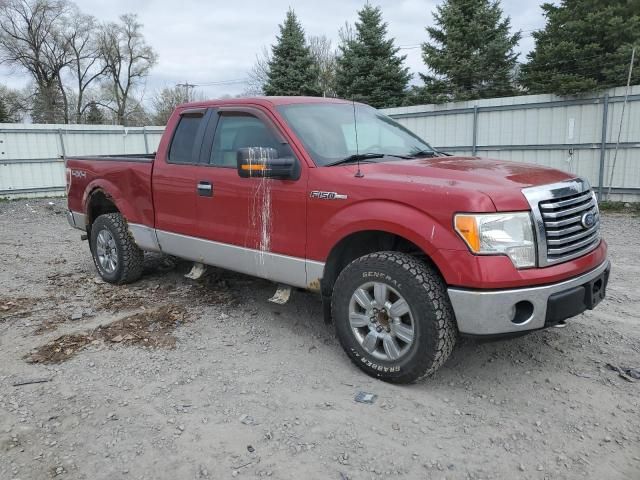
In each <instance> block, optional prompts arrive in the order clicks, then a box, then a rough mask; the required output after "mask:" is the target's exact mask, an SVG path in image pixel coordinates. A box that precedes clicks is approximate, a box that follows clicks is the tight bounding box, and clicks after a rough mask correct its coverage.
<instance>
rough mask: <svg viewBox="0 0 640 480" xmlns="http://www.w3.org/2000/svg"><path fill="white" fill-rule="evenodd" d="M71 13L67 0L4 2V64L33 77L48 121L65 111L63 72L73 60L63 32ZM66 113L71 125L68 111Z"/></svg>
mask: <svg viewBox="0 0 640 480" xmlns="http://www.w3.org/2000/svg"><path fill="white" fill-rule="evenodd" d="M69 13H70V4H69V3H68V2H67V1H66V0H4V1H0V63H5V64H8V65H11V66H14V67H18V68H22V69H24V70H26V71H27V72H29V74H30V75H31V76H32V77H33V79H34V81H35V84H36V91H37V94H36V95H37V99H38V102H36V105H38V108H40V109H41V112H39V113H40V114H41V118H42V119H43V120H44V121H47V122H53V121H56V119H57V116H58V115H59V112H60V110H61V106H60V104H59V103H60V100H59V99H60V85H61V81H60V71H61V70H62V69H63V68H64V67H65V66H66V65H67V63H68V61H69V55H68V54H69V46H68V43H67V42H66V40H65V37H64V35H62V33H61V29H62V25H63V24H64V19H65V17H66V16H67V15H68V14H69ZM63 102H64V99H63ZM62 110H63V116H64V121H66V122H68V120H69V118H68V112H67V111H66V109H65V108H64V107H63V108H62Z"/></svg>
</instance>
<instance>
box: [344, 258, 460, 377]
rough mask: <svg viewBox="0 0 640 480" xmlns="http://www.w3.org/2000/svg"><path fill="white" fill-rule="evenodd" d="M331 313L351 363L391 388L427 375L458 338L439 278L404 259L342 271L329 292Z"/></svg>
mask: <svg viewBox="0 0 640 480" xmlns="http://www.w3.org/2000/svg"><path fill="white" fill-rule="evenodd" d="M332 312H333V318H334V319H335V325H336V332H337V335H338V339H339V340H340V343H341V344H342V347H343V348H344V350H345V351H346V352H347V355H348V356H349V358H351V360H352V361H353V362H354V363H355V364H356V365H357V366H358V367H359V368H361V369H362V370H363V371H365V372H366V373H367V374H369V375H371V376H373V377H377V378H380V379H381V380H384V381H387V382H392V383H410V382H413V381H415V380H417V379H419V378H421V377H424V376H427V375H431V374H432V373H433V372H435V371H436V370H437V369H438V368H439V367H440V366H441V365H442V364H443V363H444V362H445V361H446V360H447V358H448V357H449V355H450V354H451V351H452V350H453V347H454V345H455V341H456V337H457V329H456V324H455V318H454V314H453V310H452V308H451V303H450V302H449V297H448V295H447V292H446V288H445V285H444V283H443V281H442V279H441V278H440V275H439V274H438V273H437V272H436V271H435V270H434V269H433V268H431V267H429V266H428V265H426V264H425V263H424V262H421V261H420V260H418V259H417V258H415V257H412V256H411V255H407V254H404V253H398V252H377V253H372V254H370V255H365V256H363V257H360V258H358V259H356V260H354V261H353V262H352V263H350V264H349V265H348V266H347V267H345V269H344V270H343V271H342V272H341V273H340V275H339V277H338V279H337V280H336V283H335V286H334V289H333V296H332Z"/></svg>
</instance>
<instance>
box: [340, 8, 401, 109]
mask: <svg viewBox="0 0 640 480" xmlns="http://www.w3.org/2000/svg"><path fill="white" fill-rule="evenodd" d="M398 51H399V49H398V48H397V47H396V46H395V45H394V39H393V38H387V24H386V23H385V22H384V21H383V20H382V11H381V10H380V7H372V6H371V5H369V4H368V3H367V4H366V5H365V6H364V7H363V8H362V10H360V11H359V12H358V21H357V22H356V25H355V32H352V34H350V35H344V37H343V40H342V44H341V45H340V55H339V56H338V61H337V72H336V94H337V95H338V96H339V97H342V98H347V99H353V100H357V101H361V102H364V103H368V104H369V105H372V106H374V107H376V108H383V107H394V106H398V105H401V104H402V102H403V99H404V97H405V94H406V89H407V85H408V83H409V80H410V79H411V74H410V73H409V69H408V68H406V67H404V66H403V64H404V60H405V59H406V56H404V55H398Z"/></svg>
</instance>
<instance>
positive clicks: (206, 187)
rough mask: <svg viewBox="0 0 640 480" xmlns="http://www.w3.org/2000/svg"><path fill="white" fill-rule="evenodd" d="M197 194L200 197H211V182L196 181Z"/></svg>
mask: <svg viewBox="0 0 640 480" xmlns="http://www.w3.org/2000/svg"><path fill="white" fill-rule="evenodd" d="M197 190H198V195H200V196H201V197H213V185H211V182H203V181H201V182H198V189H197Z"/></svg>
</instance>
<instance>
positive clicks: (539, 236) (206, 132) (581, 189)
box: [66, 97, 610, 383]
mask: <svg viewBox="0 0 640 480" xmlns="http://www.w3.org/2000/svg"><path fill="white" fill-rule="evenodd" d="M66 172H67V186H68V198H69V200H68V202H69V213H68V220H69V223H70V224H71V225H72V226H74V227H76V228H79V229H81V230H84V231H86V236H87V237H88V239H89V243H90V249H91V253H92V255H93V259H94V262H95V265H96V268H97V270H98V272H99V274H100V275H101V276H102V278H103V279H104V280H106V281H107V282H111V283H115V284H122V283H127V282H132V281H134V280H136V279H137V278H138V277H139V276H140V275H141V272H142V261H143V256H144V252H145V251H149V252H163V253H165V254H168V255H172V256H176V257H180V258H183V259H187V260H191V261H193V262H198V263H201V264H204V265H213V266H217V267H222V268H225V269H228V270H233V271H237V272H242V273H245V274H249V275H254V276H256V277H261V278H265V279H269V280H272V281H274V282H277V283H280V284H284V285H288V286H292V287H298V288H303V289H308V290H313V291H317V292H319V293H320V294H321V296H322V301H323V305H324V312H325V319H327V321H333V323H334V325H335V329H336V332H337V336H338V338H339V340H340V342H341V344H342V346H343V347H344V349H345V351H346V352H347V354H348V356H349V357H350V358H351V360H353V362H354V363H355V364H356V365H358V366H359V367H360V368H361V369H362V370H364V371H365V372H367V373H368V374H370V375H372V376H375V377H378V378H380V379H383V380H386V381H390V382H396V383H406V382H411V381H414V380H415V379H417V378H419V377H421V376H424V375H429V374H431V373H432V372H434V371H435V370H436V369H437V368H438V367H439V366H440V365H442V363H443V362H444V361H445V360H446V359H447V357H448V356H449V354H450V353H451V350H452V349H453V347H454V343H455V341H456V338H457V337H458V335H459V334H466V335H475V336H496V335H518V334H521V333H524V332H530V331H534V330H538V329H542V328H545V327H549V326H553V325H558V324H563V323H564V321H565V320H566V319H568V318H569V317H572V316H575V315H577V314H580V313H582V312H583V311H585V310H586V309H592V308H594V307H595V306H596V304H598V303H599V302H600V301H601V300H602V299H603V298H604V296H605V291H606V286H607V280H608V276H609V270H610V264H609V261H608V260H607V245H606V243H605V241H604V240H602V239H601V236H600V222H599V215H598V205H597V200H596V197H595V195H594V192H593V190H592V189H591V187H590V186H589V183H588V182H587V181H586V180H585V179H582V178H577V177H575V176H574V175H571V174H569V173H565V172H562V171H558V170H553V169H549V168H543V167H540V166H536V165H526V164H522V163H515V162H507V161H496V160H489V159H485V158H477V157H459V156H451V155H447V154H444V153H441V152H438V151H437V150H435V149H434V148H432V147H431V146H430V145H429V144H428V143H426V142H425V141H424V140H422V139H421V138H419V137H418V136H416V135H415V134H414V133H412V132H411V131H409V130H407V129H406V128H404V127H403V126H401V125H399V124H398V123H396V122H395V121H394V120H392V119H391V118H389V117H387V116H385V115H383V114H382V113H380V112H379V111H377V110H375V109H373V108H371V107H368V106H366V105H363V104H356V103H353V102H350V101H344V100H335V99H324V98H305V97H282V98H280V97H263V98H253V99H235V100H220V101H206V102H198V103H192V104H186V105H182V106H180V107H178V108H177V109H176V111H175V112H174V113H173V115H172V116H171V118H170V120H169V122H168V124H167V127H166V130H165V132H164V136H163V137H162V140H161V142H160V144H159V147H158V151H157V153H156V154H154V155H139V156H125V155H123V156H99V157H83V158H67V159H66Z"/></svg>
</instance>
